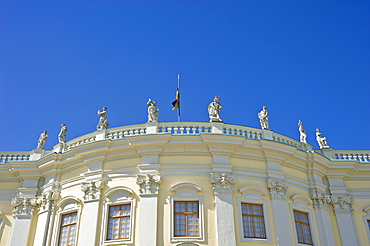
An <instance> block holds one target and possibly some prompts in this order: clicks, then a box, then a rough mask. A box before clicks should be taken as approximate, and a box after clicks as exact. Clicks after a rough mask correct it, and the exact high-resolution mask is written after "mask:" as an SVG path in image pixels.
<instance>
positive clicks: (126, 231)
mask: <svg viewBox="0 0 370 246" xmlns="http://www.w3.org/2000/svg"><path fill="white" fill-rule="evenodd" d="M130 231H131V204H122V205H116V206H109V217H108V228H107V240H112V239H127V238H129V237H130Z"/></svg>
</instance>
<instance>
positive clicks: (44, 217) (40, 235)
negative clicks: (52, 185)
mask: <svg viewBox="0 0 370 246" xmlns="http://www.w3.org/2000/svg"><path fill="white" fill-rule="evenodd" d="M58 197H59V193H58V192H55V191H47V192H45V193H43V194H42V196H40V197H39V198H38V199H37V204H38V205H39V212H38V220H37V225H36V233H35V239H34V242H33V245H34V246H41V245H42V246H46V245H48V242H49V239H50V236H51V234H50V232H51V228H52V224H53V221H51V220H52V219H53V216H52V215H53V211H54V201H55V199H57V198H58Z"/></svg>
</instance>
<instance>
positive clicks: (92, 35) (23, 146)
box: [0, 0, 370, 150]
mask: <svg viewBox="0 0 370 246" xmlns="http://www.w3.org/2000/svg"><path fill="white" fill-rule="evenodd" d="M369 13H370V1H368V0H358V1H349V0H348V1H338V0H336V1H334V0H333V1H293V0H292V1H276V0H272V1H260V0H258V1H257V0H256V1H244V0H240V1H233V0H227V1H226V0H224V1H218V0H212V1H207V0H202V1H196V0H193V1H192V0H182V1H180V0H170V1H129V0H119V1H118V0H116V1H114V0H113V1H72V0H66V1H49V0H48V1H46V0H45V1H37V0H34V1H10V0H7V1H1V2H0V86H1V87H0V88H1V90H0V91H1V96H0V102H1V103H0V109H1V121H0V150H30V149H34V148H35V147H36V145H37V140H38V138H39V135H40V133H41V132H42V131H43V130H45V129H46V130H48V133H49V141H48V143H47V144H46V147H45V148H46V149H51V148H52V146H54V145H55V144H57V135H58V132H59V129H60V124H61V123H65V124H67V127H68V128H69V131H68V134H67V138H68V139H69V140H70V139H72V138H75V137H78V136H80V135H83V134H86V133H89V132H93V131H94V130H95V126H96V124H97V123H98V116H97V115H96V112H97V110H98V109H101V108H102V107H103V106H107V107H108V117H109V121H110V127H117V126H123V125H131V124H141V123H145V122H146V120H147V113H146V110H147V106H146V102H147V100H148V98H149V97H150V98H152V99H154V100H157V101H158V106H159V109H160V115H159V120H160V121H162V122H165V121H167V122H168V121H176V120H177V114H176V112H175V111H172V110H171V107H172V106H171V102H172V101H173V100H174V97H175V92H176V87H177V74H178V73H180V75H181V82H182V88H181V93H182V95H181V96H182V101H181V114H182V121H200V122H208V121H209V119H208V114H207V105H208V104H209V103H210V102H211V101H212V100H213V98H214V96H216V95H218V96H220V97H221V104H222V105H223V107H224V108H223V109H222V111H221V118H222V119H223V120H224V122H225V123H230V124H239V125H246V126H251V127H257V128H259V121H258V118H257V113H258V112H259V111H260V110H261V108H262V106H263V105H267V108H268V110H269V114H270V126H271V129H272V130H274V131H275V132H278V133H281V134H284V135H287V136H290V137H292V138H295V139H298V135H299V134H298V130H297V122H298V120H299V119H300V120H302V121H303V124H304V126H305V128H306V130H307V132H308V141H309V142H310V143H311V144H312V145H313V146H314V147H315V148H318V145H317V143H316V140H315V129H316V128H317V127H318V128H320V129H321V132H322V133H323V135H324V136H326V137H327V140H328V143H329V145H330V146H331V147H333V148H334V149H342V150H346V149H370V129H369V123H370V110H369V109H370V100H369V96H370V86H369V81H370V14H369Z"/></svg>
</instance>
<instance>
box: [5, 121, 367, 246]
mask: <svg viewBox="0 0 370 246" xmlns="http://www.w3.org/2000/svg"><path fill="white" fill-rule="evenodd" d="M369 229H370V151H343V150H334V149H331V148H322V149H319V150H315V149H313V148H312V146H311V145H310V144H308V143H303V142H300V141H297V140H294V139H292V138H290V137H287V136H284V135H281V134H277V133H275V132H273V131H272V130H268V129H257V128H252V127H245V126H239V125H230V124H224V123H222V122H209V123H200V122H169V123H168V122H166V123H165V122H161V123H157V122H148V123H146V124H141V125H132V126H123V127H117V128H111V129H101V130H99V131H96V132H93V133H90V134H87V135H84V136H81V137H78V138H76V139H73V140H70V141H68V142H66V144H65V146H60V144H58V145H56V146H55V147H54V148H53V150H44V149H42V148H39V149H34V150H31V151H13V152H5V151H2V152H0V245H1V246H6V245H10V246H46V245H51V246H57V245H65V246H66V245H78V246H95V245H101V246H103V245H104V246H108V245H136V246H175V245H176V246H206V245H208V246H236V245H238V246H242V245H245V246H249V245H251V246H252V245H256V246H257V245H258V246H260V245H261V246H262V245H271V246H275V245H280V246H293V245H294V246H296V245H301V246H303V245H316V246H360V245H361V246H367V245H369V244H370V231H369Z"/></svg>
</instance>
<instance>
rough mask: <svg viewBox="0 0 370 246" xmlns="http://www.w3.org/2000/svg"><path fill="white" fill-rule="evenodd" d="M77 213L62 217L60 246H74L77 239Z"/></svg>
mask: <svg viewBox="0 0 370 246" xmlns="http://www.w3.org/2000/svg"><path fill="white" fill-rule="evenodd" d="M76 223H77V212H74V213H70V214H65V215H63V216H62V221H61V225H60V232H59V244H58V245H59V246H73V245H75V238H76Z"/></svg>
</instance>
